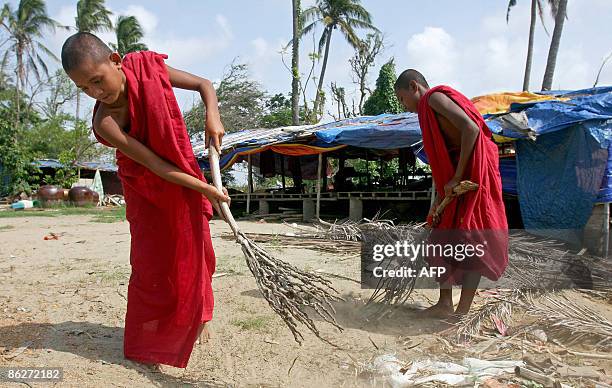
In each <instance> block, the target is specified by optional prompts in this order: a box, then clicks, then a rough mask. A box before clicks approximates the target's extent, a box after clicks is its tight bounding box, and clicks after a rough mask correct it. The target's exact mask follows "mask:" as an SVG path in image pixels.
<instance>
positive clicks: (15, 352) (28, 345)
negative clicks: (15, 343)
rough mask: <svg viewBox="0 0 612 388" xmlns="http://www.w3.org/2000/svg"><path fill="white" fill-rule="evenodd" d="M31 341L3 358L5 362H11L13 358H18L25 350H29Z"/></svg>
mask: <svg viewBox="0 0 612 388" xmlns="http://www.w3.org/2000/svg"><path fill="white" fill-rule="evenodd" d="M32 343H33V342H32V341H30V342H27V343H25V344H24V345H23V346H21V347H19V348H17V349H15V351H14V352H13V353H11V354H7V355H6V356H4V359H5V360H12V359H13V358H15V357H17V356H19V355H20V354H21V353H23V352H25V351H26V349H27V348H29V347H30V346H32Z"/></svg>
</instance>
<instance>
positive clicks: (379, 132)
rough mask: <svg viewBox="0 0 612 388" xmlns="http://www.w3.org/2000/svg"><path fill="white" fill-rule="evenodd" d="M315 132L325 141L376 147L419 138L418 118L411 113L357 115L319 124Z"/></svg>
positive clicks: (407, 144) (399, 145)
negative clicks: (371, 115)
mask: <svg viewBox="0 0 612 388" xmlns="http://www.w3.org/2000/svg"><path fill="white" fill-rule="evenodd" d="M315 136H316V137H317V138H318V139H319V140H322V141H323V142H325V143H339V144H345V145H350V146H354V147H362V148H373V149H379V150H385V149H398V148H407V147H410V146H411V145H413V144H414V143H416V142H418V141H420V140H421V127H419V118H418V116H417V115H416V114H414V113H402V114H398V115H392V114H383V115H379V116H373V117H357V118H355V119H348V120H343V121H338V122H334V123H330V124H325V125H322V126H321V127H318V128H317V131H316V132H315Z"/></svg>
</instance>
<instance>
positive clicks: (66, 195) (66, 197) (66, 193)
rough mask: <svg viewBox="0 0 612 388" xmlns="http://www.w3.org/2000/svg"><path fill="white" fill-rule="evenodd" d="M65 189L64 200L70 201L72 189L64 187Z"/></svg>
mask: <svg viewBox="0 0 612 388" xmlns="http://www.w3.org/2000/svg"><path fill="white" fill-rule="evenodd" d="M63 191H64V201H66V202H68V201H69V200H70V197H69V196H68V192H70V189H63Z"/></svg>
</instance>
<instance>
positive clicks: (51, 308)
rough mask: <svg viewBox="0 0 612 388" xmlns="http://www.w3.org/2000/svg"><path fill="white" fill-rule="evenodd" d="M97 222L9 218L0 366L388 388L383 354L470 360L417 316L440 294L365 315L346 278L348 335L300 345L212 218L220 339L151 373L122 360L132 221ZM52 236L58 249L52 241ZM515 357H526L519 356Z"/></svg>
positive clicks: (351, 261)
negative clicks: (377, 368) (380, 365)
mask: <svg viewBox="0 0 612 388" xmlns="http://www.w3.org/2000/svg"><path fill="white" fill-rule="evenodd" d="M91 221H92V216H89V215H76V216H61V217H53V218H47V217H26V218H3V219H0V367H1V366H18V367H28V366H30V367H34V366H37V367H63V368H64V381H63V382H62V383H59V384H58V386H71V387H72V386H74V387H90V386H91V387H99V386H117V387H126V386H130V387H144V386H152V385H156V386H191V385H193V386H206V387H208V386H219V387H224V386H253V387H255V386H257V387H264V386H265V387H276V386H282V387H285V386H291V387H293V386H295V387H342V386H345V387H352V386H376V385H377V384H379V383H380V381H378V382H377V381H374V380H372V379H371V378H370V379H366V378H364V377H363V376H364V373H362V372H363V371H364V369H367V368H365V366H366V365H368V364H369V363H370V362H371V361H372V359H373V358H374V357H376V356H377V355H381V354H395V355H396V356H397V357H398V358H399V359H400V360H406V361H408V360H415V359H423V358H431V357H434V358H436V359H440V360H445V361H450V360H455V361H460V360H461V359H462V358H463V356H465V355H469V354H471V353H470V347H471V346H472V345H473V344H466V345H464V346H459V347H456V346H454V345H451V344H449V342H448V341H447V340H445V339H444V338H443V337H442V336H441V335H440V332H442V331H444V330H446V329H448V328H449V325H448V324H446V323H443V322H439V321H436V320H431V319H424V318H422V317H421V316H420V314H419V312H418V310H417V308H419V307H422V306H426V305H428V304H429V303H430V301H431V300H432V299H434V298H435V292H433V291H429V292H419V293H418V295H417V296H416V298H415V301H414V305H413V306H412V307H414V309H408V308H406V309H405V310H402V311H399V312H397V313H396V314H394V315H393V316H392V317H385V318H383V319H376V318H377V317H376V315H374V314H373V311H372V309H368V308H366V307H365V306H364V299H366V298H367V297H368V296H369V295H370V291H368V290H361V289H360V285H359V284H358V283H356V282H353V281H349V280H343V279H334V280H333V281H334V285H335V286H336V287H337V288H338V290H339V291H340V292H341V294H342V295H343V297H344V298H345V300H346V301H345V302H342V303H337V304H336V308H337V311H338V321H339V323H340V324H341V325H342V326H343V327H344V328H345V330H344V332H342V333H340V332H339V331H338V330H337V329H335V328H333V327H330V326H328V325H324V324H320V325H319V326H320V328H321V330H322V332H323V334H324V336H326V337H327V338H329V339H330V340H331V341H333V342H334V343H335V344H337V347H332V346H330V345H328V344H326V343H324V342H322V341H319V340H318V339H317V338H315V337H314V336H313V335H310V334H305V337H306V340H305V341H304V343H303V345H302V346H299V345H298V344H296V343H295V342H294V340H293V337H292V335H291V333H290V332H289V330H288V329H287V328H286V327H285V326H284V324H283V322H282V321H281V319H280V318H278V317H276V316H275V315H274V313H273V312H272V310H271V309H270V308H269V307H268V306H267V303H266V302H265V300H264V299H263V298H262V297H261V296H260V295H259V292H258V290H257V289H256V284H255V281H254V280H253V278H252V276H251V274H250V273H249V271H248V268H247V267H246V265H245V262H244V258H243V255H242V252H241V250H240V247H239V246H238V245H237V244H235V243H234V242H232V241H229V240H225V239H221V237H220V236H221V235H222V234H227V233H229V228H228V227H227V226H226V225H225V224H224V223H223V222H221V221H216V220H215V221H213V222H212V223H211V230H212V233H213V243H214V245H215V250H216V254H217V273H218V274H225V275H223V276H220V277H217V278H215V279H214V282H213V287H214V290H215V299H216V307H215V316H214V320H213V322H212V335H213V337H212V339H211V340H210V342H208V343H206V344H203V345H200V346H198V345H196V348H195V349H194V352H193V354H192V356H191V360H190V363H189V365H188V367H187V368H186V369H177V368H166V370H165V372H164V373H163V374H162V373H156V372H153V371H150V370H148V369H145V368H142V367H140V366H138V365H136V364H134V363H132V362H129V361H127V360H125V359H124V358H123V352H122V338H123V324H124V315H125V308H126V300H125V295H126V294H127V282H128V278H129V273H130V267H129V242H130V235H129V229H128V223H127V222H126V221H120V222H114V223H98V222H91ZM240 227H241V228H243V230H245V231H251V232H255V231H256V232H259V233H275V232H287V231H288V230H287V226H284V225H282V224H273V223H263V224H262V223H257V222H240ZM49 233H55V234H57V235H59V239H57V240H44V239H43V237H44V236H45V235H47V234H49ZM269 248H270V249H271V250H272V251H273V252H274V253H275V254H276V255H277V256H278V257H281V258H283V259H285V260H287V261H290V262H291V263H293V264H295V265H298V266H300V267H302V268H306V269H310V270H323V271H325V272H329V273H334V274H339V275H342V276H345V277H349V278H352V279H359V258H358V257H353V258H348V259H347V258H346V257H341V256H334V255H327V254H322V253H320V252H316V251H311V250H303V249H283V248H282V247H281V246H276V247H274V246H272V247H269ZM607 313H609V310H608V311H607ZM451 330H452V329H451ZM24 346H26V347H27V348H25V350H24V349H23V348H21V350H20V347H24ZM515 353H516V352H515ZM516 354H517V355H518V357H519V359H520V354H521V353H520V352H518V353H516ZM472 356H474V354H473V353H472ZM574 362H575V363H579V364H580V365H583V366H584V365H587V366H588V365H591V366H592V368H593V369H594V370H598V371H603V372H605V373H609V372H610V370H611V368H610V366H611V364H610V362H609V361H608V360H582V359H576V357H574ZM370 377H371V376H370ZM0 385H2V383H0ZM31 385H32V386H42V384H34V383H32V384H31ZM7 386H8V384H7Z"/></svg>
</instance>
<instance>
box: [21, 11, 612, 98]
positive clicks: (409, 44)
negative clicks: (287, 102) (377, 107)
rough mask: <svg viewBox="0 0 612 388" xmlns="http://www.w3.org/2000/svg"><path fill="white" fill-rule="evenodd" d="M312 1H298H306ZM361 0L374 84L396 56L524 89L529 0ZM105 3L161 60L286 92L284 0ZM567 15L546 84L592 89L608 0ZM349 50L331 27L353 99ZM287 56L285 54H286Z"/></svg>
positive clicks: (449, 75) (542, 46)
mask: <svg viewBox="0 0 612 388" xmlns="http://www.w3.org/2000/svg"><path fill="white" fill-rule="evenodd" d="M11 3H13V4H14V3H16V1H11ZM313 3H314V0H302V4H303V7H307V6H309V5H311V4H313ZM362 3H363V5H364V6H365V7H366V8H367V9H368V10H369V11H370V13H371V14H372V17H373V22H374V24H375V25H376V26H377V27H378V28H379V29H380V30H381V31H383V32H384V34H385V42H386V46H387V47H386V49H385V51H384V52H383V53H382V55H380V57H379V63H378V64H377V65H376V66H375V68H374V69H373V71H372V74H371V76H370V83H371V84H372V85H373V84H374V82H375V80H376V76H377V73H378V69H379V67H380V65H381V64H382V63H384V62H386V61H387V60H388V59H389V58H391V57H394V58H395V62H396V66H397V70H398V72H400V71H401V70H403V69H405V68H408V67H413V68H417V69H419V70H420V71H421V72H423V74H424V75H425V76H426V77H427V78H428V80H429V81H430V84H440V83H444V84H449V85H451V86H454V87H456V88H458V89H459V90H461V91H462V92H464V93H465V94H466V95H468V96H475V95H480V94H485V93H491V92H497V91H516V90H519V89H520V88H521V86H522V78H523V71H524V62H525V56H526V46H527V32H528V27H529V3H530V1H528V0H520V1H518V3H519V4H518V5H517V6H516V7H515V8H514V9H513V11H512V13H511V17H510V22H509V23H506V7H507V1H506V0H499V1H497V0H495V1H494V0H470V1H451V0H439V1H423V0H421V1H413V0H378V1H376V0H364V1H363V2H362ZM75 4H76V1H68V0H49V1H47V6H48V10H49V14H50V15H51V16H52V17H54V18H55V19H56V20H58V21H60V22H61V23H64V24H70V25H72V24H74V15H75V12H76V11H75V8H76V6H75ZM178 4H180V5H178ZM107 5H108V7H109V8H110V9H111V10H112V11H113V12H114V13H115V14H130V15H135V16H136V17H137V18H138V19H139V20H140V22H141V24H142V25H143V26H144V28H145V33H146V36H145V39H144V41H145V43H147V44H148V45H149V47H150V49H152V50H154V51H158V52H162V53H166V54H168V55H169V59H168V61H167V63H168V64H169V65H171V66H173V67H177V68H180V69H182V70H186V71H189V72H192V73H194V74H197V75H201V76H204V77H206V78H209V79H211V80H213V81H218V80H219V79H221V77H222V74H223V72H224V70H225V69H226V68H227V65H228V64H229V63H230V62H231V61H232V60H233V59H234V58H239V60H240V61H242V62H247V63H248V64H249V65H250V68H251V73H252V76H253V78H255V79H257V80H258V81H259V82H260V83H261V84H262V85H263V86H264V88H265V89H267V90H268V91H269V92H270V93H277V92H283V93H287V92H289V90H290V86H291V79H290V74H289V71H288V70H287V69H286V68H285V67H284V66H283V63H282V61H281V55H280V54H279V51H280V48H281V47H282V46H283V45H284V44H286V42H287V41H288V40H289V39H291V1H290V0H257V1H246V0H231V1H229V0H228V1H210V0H208V1H205V0H197V1H196V0H181V1H180V2H179V1H172V2H169V1H166V0H128V1H116V0H107ZM568 16H569V19H568V20H567V21H566V24H565V28H564V31H563V40H562V45H561V51H560V54H559V58H558V61H557V70H556V73H555V79H554V85H553V86H554V88H561V89H572V88H584V87H590V86H592V84H593V81H594V79H595V76H596V73H597V70H598V69H599V66H600V64H601V62H602V59H603V57H605V56H606V55H608V54H609V53H610V52H612V40H610V37H612V23H610V16H612V1H610V0H588V1H586V0H580V1H579V0H569V8H568ZM546 25H547V28H548V31H549V32H550V34H551V35H552V30H553V27H554V24H553V20H552V18H551V17H550V15H549V13H548V10H547V14H546ZM319 32H320V31H319ZM67 36H68V33H65V32H58V33H56V35H54V36H49V37H48V39H47V41H46V43H47V44H48V47H49V48H51V49H52V50H53V51H54V52H57V53H58V54H59V51H60V48H61V44H62V42H63V40H64V39H65V38H66V37H67ZM101 36H102V38H103V39H104V40H105V41H111V40H112V39H113V37H112V34H110V33H105V34H101ZM317 39H318V37H317ZM549 41H550V37H549V36H547V35H546V33H545V31H544V30H543V28H542V27H541V24H540V22H539V21H538V29H537V31H536V45H535V54H534V64H533V72H532V88H534V89H537V90H539V87H540V85H541V82H542V75H543V72H544V67H545V63H546V56H547V52H548V44H549ZM311 51H313V50H312V39H306V40H305V41H304V42H303V43H302V47H301V52H302V58H301V60H302V66H301V71H302V72H306V71H307V70H308V66H307V63H306V62H307V54H308V52H311ZM351 55H352V50H351V48H350V47H349V46H348V45H347V44H346V42H344V41H343V38H342V37H341V36H340V34H338V33H337V32H336V33H334V35H333V38H332V48H331V54H330V59H329V66H328V71H327V73H326V77H325V80H326V82H325V84H326V86H327V87H329V83H330V82H331V81H336V82H337V83H338V84H340V85H342V86H344V87H345V88H346V89H347V94H348V96H349V99H350V98H351V97H352V96H356V95H355V94H354V93H355V92H356V88H355V86H354V84H352V81H351V76H350V69H349V66H348V59H349V58H350V56H351ZM286 59H287V60H288V61H290V57H289V56H287V57H286ZM58 66H59V65H58ZM316 71H317V73H318V68H317V70H316ZM610 84H612V61H611V62H610V63H608V65H607V66H606V67H605V68H604V71H603V72H602V75H601V77H600V85H610ZM311 94H312V93H311ZM177 96H178V99H179V104H180V105H181V106H182V107H187V106H189V105H190V104H191V103H192V101H193V100H194V99H196V98H198V96H197V95H195V94H194V93H191V92H177Z"/></svg>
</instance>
